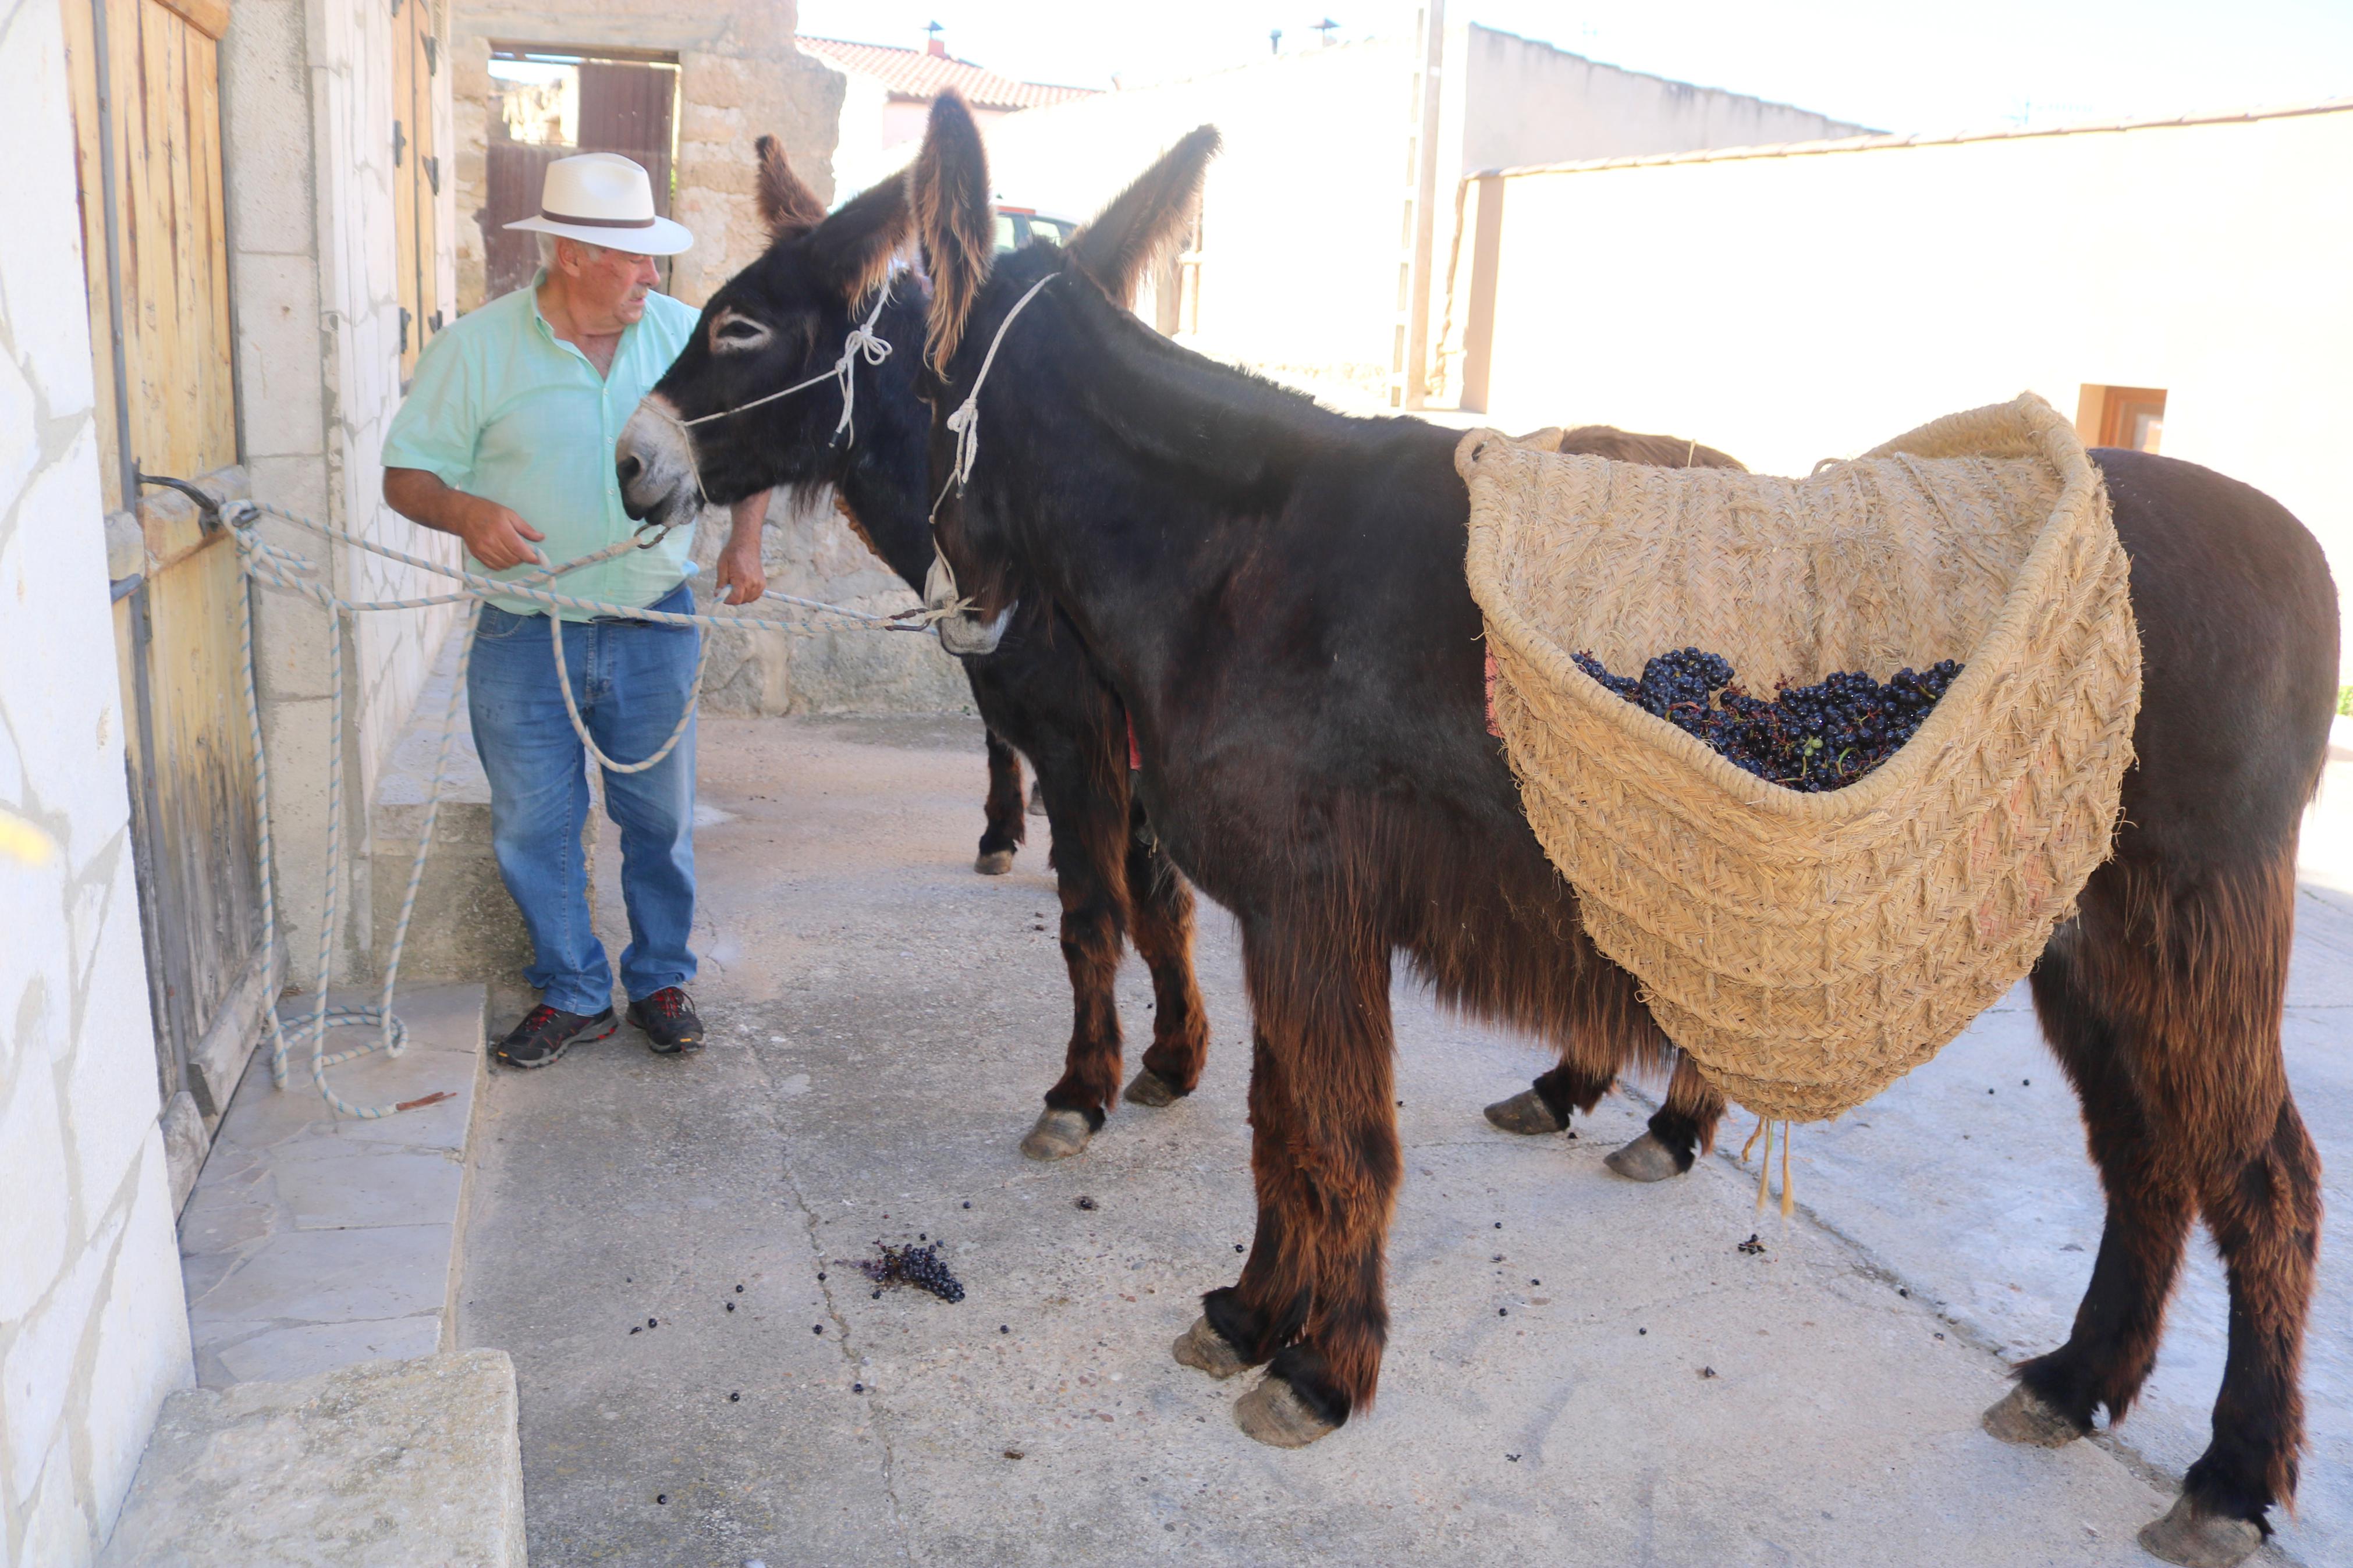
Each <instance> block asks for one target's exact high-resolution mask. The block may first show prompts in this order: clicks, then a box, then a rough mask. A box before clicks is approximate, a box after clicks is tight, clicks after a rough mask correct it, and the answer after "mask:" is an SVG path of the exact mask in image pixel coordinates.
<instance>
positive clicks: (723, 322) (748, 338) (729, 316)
mask: <svg viewBox="0 0 2353 1568" xmlns="http://www.w3.org/2000/svg"><path fill="white" fill-rule="evenodd" d="M768 336H769V333H768V329H767V328H765V327H764V326H762V325H761V324H760V323H759V322H757V321H754V320H752V319H751V318H750V317H749V316H739V315H737V314H735V313H734V312H733V310H730V311H728V312H727V313H726V314H725V315H723V316H721V317H720V318H719V319H718V320H717V321H713V322H712V323H711V346H712V348H713V349H715V350H717V351H719V352H720V353H739V352H741V351H743V350H744V349H750V348H757V347H758V346H759V345H760V344H762V343H765V342H767V341H768Z"/></svg>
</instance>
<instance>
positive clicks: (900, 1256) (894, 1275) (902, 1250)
mask: <svg viewBox="0 0 2353 1568" xmlns="http://www.w3.org/2000/svg"><path fill="white" fill-rule="evenodd" d="M874 1249H875V1251H876V1253H877V1254H878V1255H879V1256H877V1257H874V1258H866V1259H863V1260H861V1261H860V1263H859V1265H858V1267H859V1269H860V1272H861V1273H863V1274H864V1275H865V1276H866V1278H868V1279H871V1280H873V1281H874V1283H875V1284H877V1285H913V1287H915V1289H918V1290H929V1291H930V1292H931V1293H932V1294H933V1295H934V1296H937V1297H938V1298H939V1299H940V1300H943V1301H949V1302H955V1301H961V1300H964V1282H963V1281H962V1280H960V1279H957V1278H956V1277H955V1275H954V1274H952V1273H950V1272H949V1271H948V1266H947V1265H946V1264H944V1263H943V1262H941V1261H940V1244H939V1243H938V1242H936V1241H934V1242H931V1243H928V1244H926V1245H924V1246H922V1247H893V1246H892V1245H891V1244H890V1243H889V1242H887V1241H878V1242H876V1243H875V1244H874Z"/></svg>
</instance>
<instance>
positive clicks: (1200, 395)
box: [1004, 243, 1415, 497]
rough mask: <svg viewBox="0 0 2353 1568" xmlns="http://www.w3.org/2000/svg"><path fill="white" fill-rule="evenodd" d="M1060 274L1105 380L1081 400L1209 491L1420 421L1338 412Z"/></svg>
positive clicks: (1111, 428)
mask: <svg viewBox="0 0 2353 1568" xmlns="http://www.w3.org/2000/svg"><path fill="white" fill-rule="evenodd" d="M1033 256H1034V258H1035V259H1033ZM1060 259H1061V258H1060V255H1059V253H1058V252H1056V251H1055V250H1054V247H1051V246H1050V245H1047V244H1043V243H1040V244H1036V245H1033V246H1031V247H1029V249H1026V250H1024V251H1023V252H1021V253H1020V256H1019V258H1018V259H1016V260H1014V261H1013V262H1011V263H1010V264H1008V267H1007V268H1006V277H1005V279H1004V286H1006V287H1011V288H1017V289H1018V288H1026V287H1027V286H1028V285H1029V283H1031V282H1033V281H1035V279H1036V278H1037V277H1038V276H1039V275H1040V274H1041V273H1042V272H1044V271H1045V270H1046V269H1047V268H1048V267H1050V266H1052V265H1059V264H1060ZM1063 278H1064V280H1063V281H1060V282H1057V283H1054V284H1051V285H1050V286H1049V291H1050V292H1056V291H1059V292H1060V293H1061V294H1062V295H1063V301H1062V303H1063V304H1064V305H1065V306H1066V307H1067V308H1068V310H1069V312H1070V313H1069V317H1068V320H1069V321H1070V322H1071V326H1072V329H1073V332H1074V335H1075V338H1076V341H1077V342H1079V343H1081V344H1083V345H1084V346H1085V347H1086V348H1087V349H1089V350H1091V351H1092V356H1093V359H1094V363H1090V364H1089V366H1088V374H1089V375H1090V376H1091V377H1100V378H1101V379H1100V381H1098V382H1097V384H1096V385H1095V386H1094V388H1093V389H1092V394H1091V395H1087V396H1084V397H1082V398H1079V399H1077V400H1075V401H1076V404H1077V406H1079V407H1080V408H1081V409H1082V411H1083V414H1084V416H1085V417H1086V418H1087V419H1088V420H1089V421H1090V422H1091V423H1092V424H1093V425H1094V426H1096V427H1098V428H1099V429H1100V430H1102V431H1103V434H1105V435H1106V436H1108V437H1111V438H1112V439H1113V440H1114V441H1115V442H1117V443H1118V445H1119V446H1120V447H1122V448H1124V450H1125V451H1127V452H1129V453H1131V454H1133V455H1134V456H1136V457H1138V458H1143V459H1145V460H1146V461H1149V462H1151V463H1153V464H1155V465H1159V466H1166V467H1170V468H1176V469H1177V470H1179V471H1181V472H1183V473H1185V474H1187V476H1189V477H1192V478H1195V479H1199V480H1201V481H1202V482H1204V483H1205V484H1207V485H1208V487H1210V488H1211V489H1213V490H1217V491H1221V492H1224V493H1227V494H1229V495H1233V494H1241V495H1249V496H1253V497H1255V496H1260V495H1261V494H1262V493H1263V492H1264V490H1265V489H1267V488H1268V487H1270V486H1272V485H1279V484H1281V483H1282V482H1283V481H1284V480H1285V479H1288V478H1289V477H1290V476H1291V475H1293V473H1294V472H1295V471H1296V470H1297V469H1298V468H1299V467H1300V466H1301V465H1302V464H1303V463H1305V462H1307V461H1308V460H1309V459H1310V458H1314V457H1316V456H1318V455H1321V454H1324V453H1328V452H1329V451H1330V450H1331V449H1332V448H1333V447H1335V446H1341V445H1347V444H1352V443H1354V442H1356V441H1360V440H1365V439H1373V438H1378V437H1381V436H1385V435H1388V434H1390V433H1392V432H1394V431H1395V430H1396V428H1397V427H1398V426H1399V425H1400V424H1408V423H1415V422H1412V421H1403V420H1398V419H1365V418H1358V417H1356V416H1350V415H1345V414H1340V413H1336V412H1335V411H1334V410H1332V409H1329V408H1326V407H1324V405H1321V404H1319V403H1317V402H1316V401H1315V399H1314V397H1312V396H1310V395H1308V394H1306V393H1304V392H1301V391H1299V390H1297V389H1296V388H1293V387H1288V386H1284V385H1282V384H1279V383H1277V382H1273V381H1270V380H1268V379H1267V378H1266V377H1265V376H1262V375H1260V374H1256V373H1254V372H1251V371H1248V370H1244V369H1241V368H1240V367H1239V366H1236V365H1231V364H1227V363H1223V362H1222V361H1219V360H1214V359H1211V358H1209V357H1208V355H1206V354H1202V353H1198V352H1196V351H1195V350H1192V349H1189V348H1187V347H1186V346H1184V345H1183V344H1181V343H1177V342H1172V341H1170V340H1169V339H1167V338H1165V337H1163V336H1161V335H1160V333H1158V332H1156V331H1154V330H1153V329H1151V328H1150V327H1147V326H1145V324H1144V323H1143V322H1142V321H1138V320H1137V319H1136V318H1135V317H1134V315H1133V314H1131V313H1130V312H1129V311H1127V310H1123V309H1121V308H1120V307H1119V306H1118V305H1116V304H1114V303H1113V302H1112V301H1111V300H1108V299H1106V298H1105V297H1104V296H1103V294H1102V292H1101V291H1100V290H1098V289H1096V288H1094V287H1093V286H1092V284H1091V283H1090V281H1089V280H1088V278H1087V276H1086V275H1085V274H1084V273H1082V272H1078V271H1075V270H1067V271H1065V273H1064V274H1063ZM1028 324H1029V323H1026V322H1020V321H1017V322H1015V323H1014V325H1013V327H1012V330H1011V331H1010V332H1009V333H1008V337H1010V338H1018V337H1020V336H1021V334H1022V329H1023V327H1024V326H1026V325H1028ZM1047 353H1051V350H1050V348H1049V347H1047V346H1046V345H1044V344H1043V343H1040V342H1033V343H1031V344H1028V345H1025V355H1024V357H1025V359H1027V360H1029V361H1031V362H1032V363H1034V362H1035V360H1036V359H1037V357H1038V356H1039V355H1042V354H1047Z"/></svg>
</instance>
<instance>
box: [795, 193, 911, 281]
mask: <svg viewBox="0 0 2353 1568" xmlns="http://www.w3.org/2000/svg"><path fill="white" fill-rule="evenodd" d="M911 226H913V218H912V217H911V216H910V215H909V213H908V211H907V186H906V182H904V181H902V180H897V179H890V180H885V181H883V182H882V183H881V184H879V185H876V186H874V187H873V188H872V189H871V190H868V191H864V192H862V193H860V195H857V196H856V197H854V198H852V199H851V200H849V201H848V202H845V203H843V204H842V208H841V210H840V211H839V212H838V213H836V214H834V215H833V216H831V217H829V218H827V219H826V220H825V221H824V222H823V223H821V224H819V225H818V226H817V228H816V230H815V232H813V233H811V234H810V236H809V237H808V254H809V259H810V262H811V263H812V265H813V266H814V267H815V268H816V271H817V276H818V280H819V281H820V282H821V283H823V284H824V285H825V286H826V287H827V288H829V289H832V290H833V291H834V292H835V293H837V294H839V295H840V296H841V298H842V299H843V300H845V301H849V302H853V303H854V302H855V301H857V300H862V299H864V298H865V297H866V295H867V294H868V293H869V292H870V291H871V289H873V287H874V286H875V285H876V284H877V283H880V282H881V281H882V279H884V278H886V277H888V276H889V275H890V272H891V258H892V257H894V256H896V255H898V254H899V252H900V251H901V250H902V249H904V248H905V247H906V244H907V232H908V230H909V228H910V227H911Z"/></svg>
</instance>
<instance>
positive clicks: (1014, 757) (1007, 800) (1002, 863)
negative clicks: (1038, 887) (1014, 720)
mask: <svg viewBox="0 0 2353 1568" xmlns="http://www.w3.org/2000/svg"><path fill="white" fill-rule="evenodd" d="M987 736H988V799H987V801H986V802H985V803H983V805H982V806H981V811H982V814H983V816H985V817H986V818H987V826H984V827H983V828H982V829H981V834H980V857H979V858H978V859H976V860H975V861H974V862H973V863H972V868H973V869H974V870H976V871H977V872H979V873H980V874H981V875H982V876H984V877H1002V876H1003V875H1005V873H1006V872H1008V871H1010V870H1011V869H1013V853H1014V851H1015V850H1017V849H1018V848H1020V847H1021V844H1022V840H1023V839H1024V838H1026V837H1028V836H1029V823H1028V821H1027V820H1026V819H1025V818H1024V817H1023V816H1022V811H1021V753H1020V752H1017V751H1015V750H1014V749H1013V748H1012V747H1010V746H1008V745H1007V744H1006V743H1005V742H1003V741H1001V740H999V739H997V731H994V730H990V731H987Z"/></svg>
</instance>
